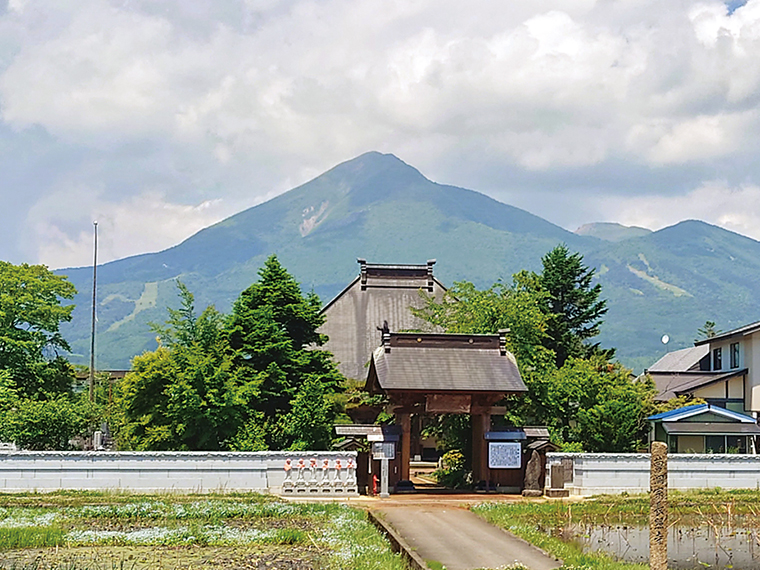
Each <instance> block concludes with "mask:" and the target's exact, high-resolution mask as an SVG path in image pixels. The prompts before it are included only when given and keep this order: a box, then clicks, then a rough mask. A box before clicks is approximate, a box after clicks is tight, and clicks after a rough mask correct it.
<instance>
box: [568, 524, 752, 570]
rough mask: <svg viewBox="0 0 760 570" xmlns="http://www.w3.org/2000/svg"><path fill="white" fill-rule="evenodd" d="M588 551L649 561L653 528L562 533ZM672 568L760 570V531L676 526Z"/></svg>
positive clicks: (585, 528) (576, 528)
mask: <svg viewBox="0 0 760 570" xmlns="http://www.w3.org/2000/svg"><path fill="white" fill-rule="evenodd" d="M560 535H561V538H563V539H564V540H571V541H575V542H577V543H578V544H579V545H580V546H581V547H582V548H583V549H584V550H587V551H588V550H602V551H604V552H606V553H608V554H610V555H611V556H612V557H613V558H615V559H617V560H622V561H625V562H638V563H646V562H648V561H649V527H647V526H608V525H571V526H569V527H567V528H565V529H563V530H562V531H561V533H560ZM668 568H673V569H678V570H692V569H697V568H699V569H707V568H711V569H716V570H723V569H726V570H756V569H757V568H760V531H758V529H747V528H741V527H738V528H731V529H729V528H728V527H722V528H718V527H712V526H709V525H708V526H688V525H687V526H681V525H678V526H672V527H670V529H669V530H668Z"/></svg>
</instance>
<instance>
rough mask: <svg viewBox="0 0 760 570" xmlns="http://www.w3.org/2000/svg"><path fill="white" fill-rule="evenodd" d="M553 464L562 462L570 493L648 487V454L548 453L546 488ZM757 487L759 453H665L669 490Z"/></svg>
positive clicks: (759, 480) (759, 482)
mask: <svg viewBox="0 0 760 570" xmlns="http://www.w3.org/2000/svg"><path fill="white" fill-rule="evenodd" d="M552 465H562V466H563V467H564V473H565V488H566V489H568V490H569V491H570V494H571V495H597V494H601V493H623V492H628V493H643V492H646V491H648V490H649V454H647V453H548V454H547V466H548V467H549V468H548V469H547V470H546V472H547V482H546V486H547V488H548V487H550V479H549V478H550V472H551V467H552ZM715 487H720V488H722V489H760V455H724V454H692V453H677V454H671V455H669V456H668V488H670V489H680V490H686V489H708V488H715Z"/></svg>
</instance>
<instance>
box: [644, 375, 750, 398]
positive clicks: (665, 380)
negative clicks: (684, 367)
mask: <svg viewBox="0 0 760 570" xmlns="http://www.w3.org/2000/svg"><path fill="white" fill-rule="evenodd" d="M746 373H747V369H746V368H742V369H741V370H732V371H730V372H655V371H652V370H650V371H649V376H650V377H651V378H652V380H653V381H654V385H655V388H657V396H655V400H658V401H667V400H670V399H671V398H675V397H676V396H680V395H681V394H689V393H691V392H693V391H694V390H696V389H698V388H701V387H703V386H707V385H708V384H712V383H713V382H720V381H722V380H728V379H729V378H733V377H734V376H740V375H742V374H746Z"/></svg>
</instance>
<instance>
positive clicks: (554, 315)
mask: <svg viewBox="0 0 760 570" xmlns="http://www.w3.org/2000/svg"><path fill="white" fill-rule="evenodd" d="M541 262H542V263H543V271H542V272H541V275H539V279H538V284H539V286H540V287H541V289H542V290H543V291H544V292H545V296H544V298H543V301H542V305H543V308H544V311H545V312H546V314H547V317H548V326H547V330H546V333H547V336H546V339H545V342H544V346H546V347H547V348H549V349H551V350H553V351H554V353H555V355H556V360H557V367H558V368H560V367H562V365H563V364H564V363H565V361H566V360H567V359H568V357H570V356H576V357H578V356H580V357H583V356H587V355H589V354H593V353H601V355H602V356H605V357H606V358H611V357H612V352H611V351H601V350H600V349H599V346H598V345H587V343H586V341H587V340H588V339H590V338H593V337H595V336H596V335H598V334H599V327H600V325H601V324H602V320H601V317H602V316H604V314H605V313H606V312H607V301H606V300H604V299H599V295H600V294H601V292H602V286H601V285H600V284H599V283H597V284H596V285H593V286H592V285H591V282H592V280H593V278H594V269H593V268H590V267H587V266H585V265H584V264H583V256H582V255H581V254H580V253H572V254H571V253H570V251H569V250H568V249H567V246H566V245H564V244H561V245H558V246H557V247H555V248H554V249H553V250H551V251H550V252H549V253H547V254H546V255H545V256H544V257H542V258H541Z"/></svg>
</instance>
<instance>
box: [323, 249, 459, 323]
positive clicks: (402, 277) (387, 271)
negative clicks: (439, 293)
mask: <svg viewBox="0 0 760 570" xmlns="http://www.w3.org/2000/svg"><path fill="white" fill-rule="evenodd" d="M356 261H357V263H359V275H357V276H356V277H355V278H354V279H353V280H352V281H351V283H349V284H348V285H347V286H346V287H345V288H344V289H343V290H342V291H341V292H340V293H338V294H337V295H336V296H335V297H333V298H332V299H331V300H330V301H329V302H328V303H327V304H326V305H325V306H324V307H322V310H321V311H320V312H322V313H324V312H325V311H327V309H329V308H330V307H331V306H332V305H334V304H335V303H336V302H337V301H338V299H340V298H341V297H343V295H345V294H346V293H347V292H348V291H349V290H351V288H352V287H354V286H355V285H356V284H357V283H358V282H361V286H362V288H363V290H364V289H367V288H370V289H415V290H418V289H428V290H430V289H432V286H433V283H435V284H436V285H437V286H438V287H440V288H441V289H443V290H444V291H445V290H446V287H445V286H444V285H443V283H441V282H440V281H439V280H438V278H437V277H435V276H434V275H433V265H435V259H430V260H428V262H427V263H426V264H425V265H420V264H416V265H411V264H399V263H396V264H390V263H367V261H366V260H365V259H361V258H359V259H357V260H356ZM431 292H432V291H431Z"/></svg>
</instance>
